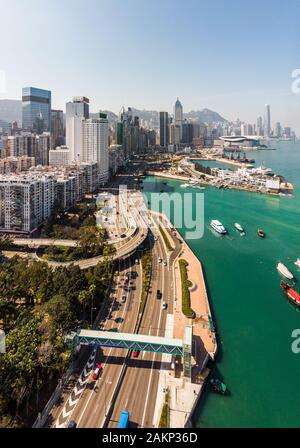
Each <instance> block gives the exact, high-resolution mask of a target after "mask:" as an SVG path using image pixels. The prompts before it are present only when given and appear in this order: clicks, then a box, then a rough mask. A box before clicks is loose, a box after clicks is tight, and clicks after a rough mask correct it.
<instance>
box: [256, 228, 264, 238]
mask: <svg viewBox="0 0 300 448" xmlns="http://www.w3.org/2000/svg"><path fill="white" fill-rule="evenodd" d="M257 235H258V236H259V237H260V238H264V237H265V236H266V234H265V232H264V231H263V229H258V231H257Z"/></svg>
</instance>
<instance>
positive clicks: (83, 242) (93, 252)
mask: <svg viewBox="0 0 300 448" xmlns="http://www.w3.org/2000/svg"><path fill="white" fill-rule="evenodd" d="M78 233H79V241H78V246H77V247H66V246H48V247H47V248H46V249H45V251H44V255H43V258H46V259H47V260H50V261H59V262H67V261H75V260H82V259H85V258H91V257H96V256H99V255H109V254H113V253H114V251H115V249H114V248H113V247H111V246H105V239H106V231H105V229H101V228H99V227H92V226H86V227H82V228H81V229H79V232H78Z"/></svg>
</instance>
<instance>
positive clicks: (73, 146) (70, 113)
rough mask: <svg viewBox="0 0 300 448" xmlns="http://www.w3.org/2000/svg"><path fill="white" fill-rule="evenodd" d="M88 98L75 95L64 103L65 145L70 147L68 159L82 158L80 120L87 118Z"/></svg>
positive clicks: (75, 160)
mask: <svg viewBox="0 0 300 448" xmlns="http://www.w3.org/2000/svg"><path fill="white" fill-rule="evenodd" d="M89 115H90V114H89V99H88V98H86V97H84V96H77V97H74V98H73V101H70V102H68V103H67V104H66V145H67V146H68V148H69V149H70V161H71V163H72V162H81V161H82V160H83V159H82V151H83V149H82V122H83V121H84V120H85V119H88V118H89Z"/></svg>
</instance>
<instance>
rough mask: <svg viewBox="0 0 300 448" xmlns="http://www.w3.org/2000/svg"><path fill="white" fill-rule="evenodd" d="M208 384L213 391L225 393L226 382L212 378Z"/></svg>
mask: <svg viewBox="0 0 300 448" xmlns="http://www.w3.org/2000/svg"><path fill="white" fill-rule="evenodd" d="M210 384H211V386H212V388H213V389H214V391H216V392H218V394H222V395H224V394H225V393H226V390H227V386H226V384H224V383H222V381H220V380H219V379H218V378H212V379H211V380H210Z"/></svg>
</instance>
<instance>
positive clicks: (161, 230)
mask: <svg viewBox="0 0 300 448" xmlns="http://www.w3.org/2000/svg"><path fill="white" fill-rule="evenodd" d="M159 231H160V233H161V236H162V237H163V240H164V242H165V245H166V247H167V249H168V250H169V251H172V250H173V247H172V246H171V244H170V241H169V238H168V237H167V235H166V234H165V232H164V230H163V228H162V227H161V226H159Z"/></svg>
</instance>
